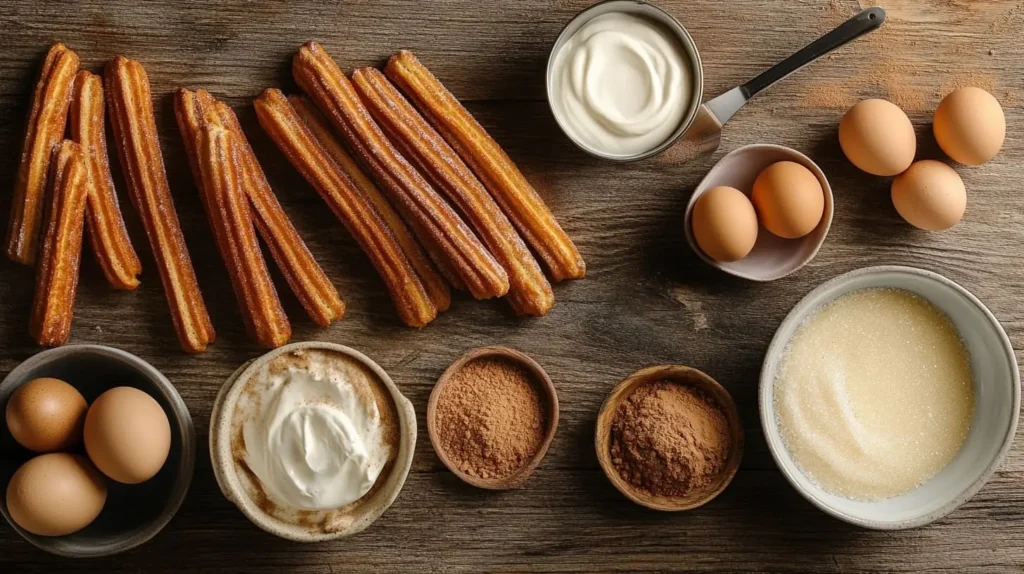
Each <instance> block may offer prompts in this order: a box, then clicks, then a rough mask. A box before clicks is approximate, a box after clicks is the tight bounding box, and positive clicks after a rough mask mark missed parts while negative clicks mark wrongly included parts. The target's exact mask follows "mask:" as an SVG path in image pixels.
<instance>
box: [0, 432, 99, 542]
mask: <svg viewBox="0 0 1024 574" xmlns="http://www.w3.org/2000/svg"><path fill="white" fill-rule="evenodd" d="M106 501H107V485H106V482H105V481H104V480H103V475H102V474H100V473H99V471H98V470H96V467H94V466H93V465H92V463H91V462H89V460H88V459H87V458H85V457H84V456H80V455H74V454H67V453H63V452H55V453H50V454H43V455H39V456H37V457H35V458H33V459H32V460H30V461H28V462H26V463H25V464H23V465H21V467H20V468H19V469H18V470H17V471H16V472H15V473H14V476H12V477H11V481H10V482H9V483H7V510H8V512H9V513H10V515H11V518H12V519H13V520H14V522H16V523H17V524H18V526H20V527H22V528H24V529H25V530H28V531H29V532H31V533H32V534H38V535H39V536H63V535H65V534H71V533H72V532H77V531H79V530H81V529H83V528H85V527H86V526H88V525H89V524H90V523H91V522H92V521H93V520H95V519H96V517H97V516H99V514H100V511H101V510H103V504H104V503H106Z"/></svg>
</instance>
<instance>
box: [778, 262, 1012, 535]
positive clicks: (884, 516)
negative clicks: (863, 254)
mask: <svg viewBox="0 0 1024 574" xmlns="http://www.w3.org/2000/svg"><path fill="white" fill-rule="evenodd" d="M879 287H882V288H884V287H889V288H898V289H906V290H907V291H911V292H913V293H916V294H918V295H920V296H921V297H924V298H925V299H927V300H928V301H930V302H931V303H932V304H934V305H935V306H936V307H938V308H939V309H941V310H942V311H943V312H944V313H945V314H946V315H948V316H949V318H950V320H952V322H953V324H954V325H955V326H956V328H957V330H958V331H959V332H960V336H961V338H963V341H964V345H965V346H966V347H967V351H968V353H969V354H970V357H971V370H972V372H973V378H974V392H975V407H974V416H973V418H972V420H971V428H970V431H969V432H968V435H967V440H966V441H964V445H963V446H962V447H961V448H960V452H959V453H958V454H957V455H956V457H955V458H954V459H953V460H952V461H951V462H950V463H949V464H948V465H947V466H946V467H945V468H944V469H942V470H941V471H940V472H939V473H938V474H937V475H936V476H935V477H934V478H932V479H931V480H929V481H928V482H925V483H924V484H922V485H921V486H919V487H917V488H915V489H914V490H912V491H910V492H908V493H906V494H903V495H901V496H897V497H895V498H889V499H886V500H882V501H876V502H863V501H857V500H850V499H847V498H843V497H841V496H837V495H834V494H830V493H828V492H826V491H825V490H823V489H822V488H821V487H819V486H818V485H816V484H814V483H813V482H811V481H810V480H809V479H808V478H807V477H806V476H805V475H804V474H803V473H802V472H801V471H800V469H799V468H798V467H797V466H796V464H795V463H794V461H793V459H792V458H791V457H790V455H789V453H788V452H787V451H786V447H785V444H784V443H783V440H782V436H781V435H780V433H779V428H778V420H777V419H776V416H775V407H774V400H773V392H774V383H775V373H776V369H777V368H778V365H779V361H780V359H781V358H782V357H783V354H784V353H785V351H786V347H787V346H788V345H789V341H790V339H792V337H793V335H794V333H795V332H796V330H797V328H798V327H799V326H800V324H801V323H803V321H804V320H805V319H806V318H807V317H808V316H810V315H811V314H813V313H814V312H815V311H816V310H817V309H819V308H820V307H821V306H822V305H825V304H826V303H828V302H830V301H832V300H834V299H836V298H838V297H841V296H842V295H845V294H847V293H850V292H852V291H856V290H859V289H865V288H879ZM759 400H760V409H761V426H762V428H763V429H764V434H765V438H766V440H767V441H768V447H769V449H770V450H771V453H772V456H773V457H774V458H775V462H776V463H777V464H778V465H779V468H780V469H781V470H782V473H783V474H784V475H785V476H786V478H787V479H788V480H789V482H790V483H791V484H792V485H793V487H794V488H796V490H797V491H798V492H800V494H802V495H803V496H804V497H805V498H806V499H807V500H809V501H811V502H812V503H813V504H814V505H815V506H817V507H818V508H820V509H822V510H824V511H825V512H827V513H828V514H831V515H832V516H835V517H836V518H839V519H841V520H845V521H846V522H850V523H852V524H856V525H859V526H863V527H865V528H874V529H879V530H896V529H903V528H914V527H917V526H922V525H925V524H928V523H930V522H932V521H935V520H938V519H939V518H942V517H943V516H946V515H947V514H949V513H950V512H952V511H953V510H955V509H956V508H957V507H959V506H960V505H961V504H963V503H964V502H966V501H967V500H968V499H970V498H971V497H972V496H973V495H974V494H975V493H976V492H978V491H979V490H980V489H981V487H982V486H984V485H985V482H987V481H988V479H989V478H990V477H991V476H992V473H994V472H995V470H996V468H997V467H998V466H999V463H1000V462H1001V461H1002V460H1003V457H1004V456H1005V455H1006V453H1007V451H1009V450H1010V446H1011V445H1012V444H1013V436H1014V433H1016V431H1017V413H1018V412H1019V411H1020V372H1019V370H1018V368H1017V360H1016V357H1015V356H1014V353H1013V346H1012V345H1011V344H1010V340H1009V338H1008V337H1007V336H1006V332H1005V331H1003V328H1002V327H1001V326H1000V325H999V321H997V320H996V318H995V317H994V316H993V315H992V313H991V312H990V311H989V310H988V309H987V308H986V307H985V306H984V305H983V304H982V303H981V302H980V301H978V299H977V298H976V297H974V295H971V294H970V293H969V292H968V291H967V290H966V289H964V288H963V287H961V286H959V285H957V284H956V283H954V282H952V281H950V280H949V279H946V278H945V277H943V276H941V275H938V274H936V273H932V272H930V271H924V270H922V269H915V268H912V267H899V266H882V267H868V268H864V269H858V270H856V271H851V272H850V273H846V274H845V275H840V276H839V277H836V278H834V279H832V280H830V281H828V282H826V283H824V284H823V285H821V286H820V287H818V288H817V289H815V290H813V291H811V292H810V293H809V294H808V295H807V296H806V297H804V298H803V300H801V301H800V303H798V304H797V306H796V307H794V308H793V310H792V311H790V313H789V315H787V316H786V318H785V320H783V321H782V325H781V326H779V329H778V331H776V333H775V338H774V339H772V342H771V345H770V346H769V348H768V353H767V355H766V356H765V359H764V366H763V368H762V370H761V382H760V396H759Z"/></svg>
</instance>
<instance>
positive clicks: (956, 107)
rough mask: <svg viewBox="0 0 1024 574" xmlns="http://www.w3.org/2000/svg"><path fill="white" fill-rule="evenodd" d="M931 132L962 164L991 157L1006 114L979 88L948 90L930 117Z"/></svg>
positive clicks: (1003, 135) (998, 144)
mask: <svg viewBox="0 0 1024 574" xmlns="http://www.w3.org/2000/svg"><path fill="white" fill-rule="evenodd" d="M932 131H934V132H935V139H936V141H938V142H939V147H941V148H942V151H944V152H946V155H948V156H949V157H951V158H953V160H955V161H958V162H960V163H962V164H964V165H981V164H983V163H985V162H987V161H988V160H990V159H992V158H993V157H995V156H996V154H997V153H999V149H1000V148H1002V147H1003V140H1004V139H1005V138H1006V117H1005V116H1004V115H1003V108H1002V107H1001V106H1000V105H999V102H998V101H997V100H996V99H995V97H994V96H993V95H992V94H990V93H988V92H986V91H985V90H983V89H981V88H972V87H965V88H959V89H957V90H954V91H953V92H950V94H949V95H947V96H946V97H945V98H943V99H942V102H941V103H940V104H939V107H938V109H936V110H935V117H934V119H933V120H932Z"/></svg>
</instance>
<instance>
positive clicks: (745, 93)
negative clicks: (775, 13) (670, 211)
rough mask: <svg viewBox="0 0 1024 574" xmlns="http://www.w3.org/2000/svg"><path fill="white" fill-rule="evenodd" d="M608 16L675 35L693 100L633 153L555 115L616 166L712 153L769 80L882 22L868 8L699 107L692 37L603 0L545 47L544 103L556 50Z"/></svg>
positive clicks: (632, 7)
mask: <svg viewBox="0 0 1024 574" xmlns="http://www.w3.org/2000/svg"><path fill="white" fill-rule="evenodd" d="M609 12H624V13H628V14H635V15H638V16H643V17H645V18H648V19H651V20H654V21H655V22H658V23H660V24H662V25H664V26H665V28H666V29H667V30H668V31H669V32H671V33H673V34H674V35H675V37H676V38H677V39H678V40H679V42H680V44H681V45H682V48H683V50H684V51H685V52H686V57H687V59H688V60H689V62H688V63H689V65H690V70H691V72H692V76H693V79H692V81H693V86H692V87H693V96H692V97H691V98H690V101H689V102H688V103H687V110H686V114H685V115H684V116H683V121H682V122H681V123H680V124H679V128H678V129H676V131H675V132H673V133H672V135H671V136H669V138H668V139H666V140H665V141H664V142H662V143H661V144H659V145H657V146H655V147H654V148H652V149H650V150H647V151H645V152H642V153H639V154H636V155H632V156H616V155H608V154H604V153H601V152H599V151H596V150H594V149H591V148H589V147H587V146H585V145H583V144H582V143H580V142H579V141H577V140H576V139H575V138H574V137H573V136H572V135H570V133H569V131H568V130H566V128H565V126H564V125H562V123H561V121H560V120H558V116H557V115H556V116H555V118H556V121H558V122H559V127H560V128H562V131H563V132H564V133H565V134H566V135H567V136H568V137H569V139H570V140H572V141H573V143H575V144H576V145H577V146H578V147H579V148H580V149H582V150H583V151H585V152H587V153H589V154H591V155H593V156H596V157H599V158H602V159H608V160H612V161H619V162H628V161H637V160H641V159H646V158H649V157H652V156H655V155H658V154H660V153H662V152H664V151H665V150H667V149H669V148H673V154H672V155H673V159H674V160H676V161H688V160H690V159H693V158H695V157H698V156H700V155H702V154H706V153H711V152H713V151H715V150H716V149H718V143H719V139H720V136H721V133H722V126H723V125H725V123H726V122H727V121H729V118H731V117H732V116H733V115H734V114H735V113H736V112H737V111H739V109H740V108H741V107H743V104H745V103H747V101H749V100H750V99H751V98H753V97H754V96H756V95H757V94H758V93H760V92H761V91H762V90H764V89H765V88H768V87H770V86H771V85H772V84H774V83H775V82H778V81H779V80H781V79H783V78H785V77H786V76H788V75H790V74H792V73H793V72H795V71H797V70H799V69H800V68H802V67H804V66H806V65H807V64H810V63H811V62H813V61H815V60H817V59H818V58H820V57H822V56H824V55H825V54H828V53H829V52H831V51H833V50H835V49H836V48H838V47H840V46H842V45H844V44H847V43H848V42H850V41H852V40H855V39H856V38H859V37H860V36H863V35H864V34H867V33H868V32H871V31H873V30H875V29H877V28H878V27H879V26H881V25H882V23H883V22H885V10H883V9H882V8H880V7H877V6H876V7H874V8H868V9H867V10H864V11H862V12H860V13H859V14H857V15H855V16H853V17H852V18H850V19H849V20H847V21H846V22H843V23H842V24H840V25H839V26H838V27H836V28H835V29H834V30H832V31H831V32H829V33H828V34H825V35H824V36H822V37H821V38H818V39H817V40H815V41H813V42H811V43H810V44H808V45H807V46H804V47H803V48H802V49H800V50H799V51H797V52H796V53H795V54H793V55H792V56H790V57H788V58H786V59H785V60H783V61H781V62H779V63H778V64H776V65H775V66H773V67H771V68H769V69H768V70H765V71H764V72H762V73H761V74H760V75H758V76H757V77H756V78H754V79H752V80H750V81H749V82H747V83H745V84H743V85H741V86H736V87H735V88H733V89H731V90H729V91H727V92H725V93H724V94H721V95H720V96H718V97H716V98H714V99H712V100H710V101H708V102H706V103H703V104H702V103H701V101H702V100H703V97H704V70H703V66H702V65H701V60H700V52H699V51H698V50H697V45H696V44H695V43H694V41H693V38H691V37H690V34H689V32H687V31H686V28H684V27H683V25H682V24H680V23H679V21H678V20H676V19H675V18H674V17H672V15H671V14H669V13H668V12H666V11H665V10H663V9H661V8H659V7H657V6H655V5H653V4H650V3H648V2H645V1H642V0H604V1H603V2H598V3H597V4H594V5H593V6H591V7H589V8H587V9H585V10H583V11H582V12H580V13H579V14H577V15H576V16H575V17H574V18H573V19H572V20H570V21H569V23H568V24H567V25H566V26H565V28H563V29H562V33H561V34H559V35H558V39H557V40H555V45H554V46H553V47H552V48H551V55H550V56H549V57H548V68H547V96H548V103H549V104H550V103H551V99H552V85H551V84H552V80H553V78H552V69H553V66H554V62H555V57H556V56H557V55H558V52H559V50H561V48H562V46H563V45H564V44H565V43H566V42H567V41H568V40H569V38H571V37H572V36H573V34H575V33H576V32H577V31H578V30H579V29H580V28H581V27H582V26H583V25H584V24H586V23H587V22H589V21H590V20H591V19H593V18H596V17H597V16H600V15H602V14H607V13H609ZM552 113H554V107H552Z"/></svg>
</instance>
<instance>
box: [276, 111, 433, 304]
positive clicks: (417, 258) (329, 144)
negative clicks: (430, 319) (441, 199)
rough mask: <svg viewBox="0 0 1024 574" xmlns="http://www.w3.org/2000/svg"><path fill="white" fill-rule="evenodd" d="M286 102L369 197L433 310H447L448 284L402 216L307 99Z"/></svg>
mask: <svg viewBox="0 0 1024 574" xmlns="http://www.w3.org/2000/svg"><path fill="white" fill-rule="evenodd" d="M288 102H289V103H291V105H292V107H293V108H294V109H295V113H296V114H298V116H299V117H300V118H302V121H303V122H305V124H306V127H307V128H309V131H310V133H312V134H313V137H315V138H316V139H317V141H318V142H319V143H320V145H321V146H322V147H323V148H324V151H325V152H327V155H328V156H330V158H331V159H333V160H334V162H335V163H336V164H337V165H338V168H339V169H340V170H341V171H342V173H344V174H345V175H346V176H348V178H349V179H350V180H351V181H352V183H353V184H354V185H355V187H356V189H357V190H359V191H361V192H362V193H363V196H365V197H366V198H367V199H369V200H370V202H371V203H373V206H374V207H376V208H377V213H379V214H380V216H381V217H382V218H383V219H384V222H385V223H386V224H387V225H388V227H389V228H391V232H392V233H393V234H394V236H395V240H396V241H398V243H399V245H401V246H402V250H403V251H404V252H405V256H406V257H407V258H408V259H409V263H410V264H412V266H413V268H414V269H416V275H417V276H419V278H420V281H421V282H422V283H423V287H424V288H425V289H426V290H427V293H428V294H429V295H430V299H431V301H433V302H434V305H435V306H436V307H437V310H438V311H445V310H447V309H448V307H449V306H450V305H451V302H452V298H451V291H450V290H449V289H448V284H447V283H445V280H444V278H443V277H441V276H440V275H439V274H438V272H437V270H436V269H434V266H433V264H431V262H430V259H429V258H428V257H427V254H426V253H424V252H423V249H422V248H420V245H419V243H417V242H416V237H415V236H413V234H412V231H410V230H409V228H408V226H406V224H405V222H404V221H402V217H401V216H400V215H398V212H397V211H395V208H393V207H391V204H390V203H388V200H387V199H386V198H385V197H384V194H383V193H381V191H380V188H378V187H377V184H375V183H373V180H371V179H370V178H369V177H368V176H367V175H366V174H365V173H363V171H362V169H360V168H359V164H357V163H356V160H355V159H354V158H353V157H352V156H351V155H349V154H348V152H347V151H345V148H344V147H342V145H341V142H339V141H338V139H337V138H336V137H334V134H333V133H332V132H331V127H330V126H329V125H328V124H327V120H326V119H325V118H324V117H323V115H322V114H321V113H320V112H319V111H318V110H317V109H316V107H315V106H314V105H313V104H312V103H311V102H310V101H309V100H308V99H306V98H305V97H304V96H289V97H288Z"/></svg>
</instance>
